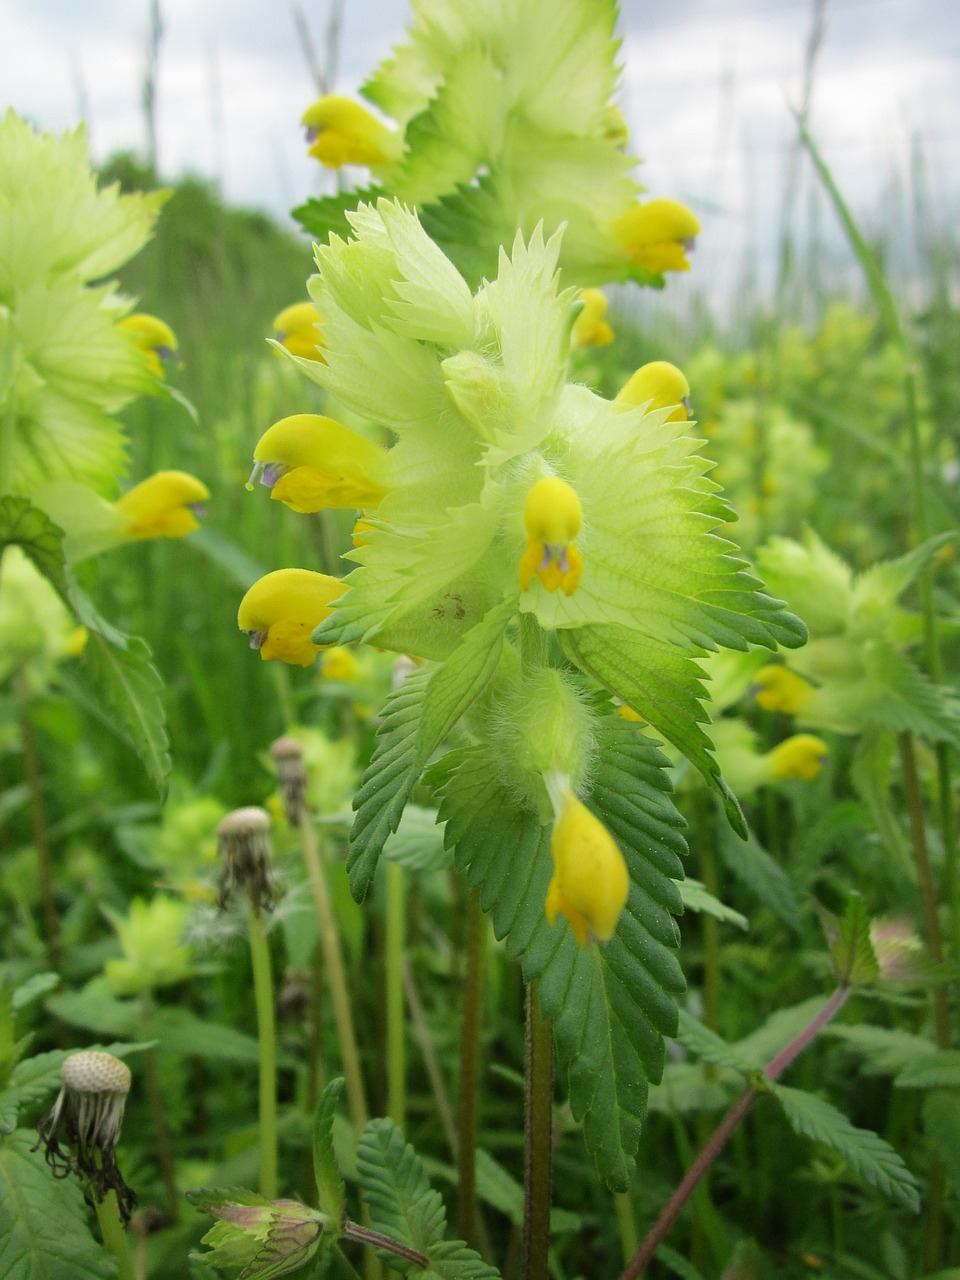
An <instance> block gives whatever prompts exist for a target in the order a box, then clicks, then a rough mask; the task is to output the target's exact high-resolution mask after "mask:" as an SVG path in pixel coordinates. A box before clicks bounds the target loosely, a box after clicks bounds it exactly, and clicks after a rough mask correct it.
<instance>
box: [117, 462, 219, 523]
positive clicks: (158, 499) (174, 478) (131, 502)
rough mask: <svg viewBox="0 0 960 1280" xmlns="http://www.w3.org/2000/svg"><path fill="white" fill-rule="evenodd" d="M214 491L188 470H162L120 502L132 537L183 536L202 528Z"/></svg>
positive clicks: (143, 481) (120, 510)
mask: <svg viewBox="0 0 960 1280" xmlns="http://www.w3.org/2000/svg"><path fill="white" fill-rule="evenodd" d="M209 497H210V490H209V489H208V488H207V486H206V485H205V484H204V483H203V481H202V480H198V479H197V477H196V476H192V475H190V474H189V472H187V471H158V472H156V474H155V475H152V476H148V477H147V479H146V480H141V482H140V483H139V484H138V485H135V486H134V487H133V488H132V489H131V490H130V492H129V493H125V494H124V495H123V497H122V498H120V499H119V500H118V501H117V502H116V503H115V506H116V509H117V511H119V512H120V514H121V515H122V516H124V518H125V520H126V522H127V523H126V525H125V526H124V530H123V532H124V534H125V536H126V537H128V538H182V537H184V536H185V535H186V534H188V533H192V532H193V531H194V529H198V528H199V527H200V526H199V523H198V521H197V516H198V515H202V514H203V504H204V502H206V500H207V498H209Z"/></svg>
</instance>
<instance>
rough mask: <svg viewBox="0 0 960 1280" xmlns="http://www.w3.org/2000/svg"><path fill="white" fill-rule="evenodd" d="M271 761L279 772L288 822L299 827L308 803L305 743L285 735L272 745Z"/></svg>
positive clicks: (278, 776) (281, 792)
mask: <svg viewBox="0 0 960 1280" xmlns="http://www.w3.org/2000/svg"><path fill="white" fill-rule="evenodd" d="M270 759H271V760H272V761H273V764H274V767H275V769H276V771H277V781H278V782H279V783H280V794H281V796H282V797H283V811H284V814H285V815H286V819H287V822H288V823H289V824H290V826H291V827H297V826H299V825H300V820H301V818H302V817H303V814H304V812H305V809H306V803H307V801H306V795H307V769H306V765H305V764H304V760H303V743H302V742H300V741H299V739H297V738H292V737H290V735H289V734H285V735H284V736H283V737H282V738H277V740H276V741H275V742H272V743H271V744H270Z"/></svg>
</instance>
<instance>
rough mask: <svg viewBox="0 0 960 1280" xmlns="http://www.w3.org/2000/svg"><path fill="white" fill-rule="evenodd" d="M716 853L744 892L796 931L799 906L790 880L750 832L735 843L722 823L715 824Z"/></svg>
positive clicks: (732, 835) (733, 835) (751, 831)
mask: <svg viewBox="0 0 960 1280" xmlns="http://www.w3.org/2000/svg"><path fill="white" fill-rule="evenodd" d="M717 852H718V853H719V854H720V857H721V858H722V859H723V863H724V865H725V866H726V868H727V869H728V871H731V872H732V873H733V875H735V876H736V877H737V879H738V880H740V881H741V882H742V883H743V885H744V886H745V888H746V889H747V890H748V892H749V893H750V894H751V895H752V896H753V897H755V898H756V899H757V901H759V902H760V903H761V904H762V905H763V906H765V907H769V908H770V910H771V911H772V912H773V914H774V915H775V916H776V917H777V919H778V920H782V921H783V923H784V924H785V925H786V926H787V928H788V929H790V930H792V931H793V932H794V933H799V932H800V904H799V902H798V901H797V895H796V891H795V890H794V887H793V885H792V884H791V883H790V877H789V876H788V875H787V873H786V872H785V871H784V869H783V867H781V866H780V864H779V863H778V862H775V861H774V859H773V858H772V857H771V856H770V854H769V853H768V852H767V851H766V849H764V847H763V846H762V845H761V843H760V841H759V840H758V839H757V837H756V835H755V834H754V832H753V830H752V829H749V828H748V830H747V833H746V839H745V840H738V839H736V837H735V834H734V833H733V832H732V831H731V830H730V829H729V828H728V827H726V826H724V825H723V824H720V823H718V824H717Z"/></svg>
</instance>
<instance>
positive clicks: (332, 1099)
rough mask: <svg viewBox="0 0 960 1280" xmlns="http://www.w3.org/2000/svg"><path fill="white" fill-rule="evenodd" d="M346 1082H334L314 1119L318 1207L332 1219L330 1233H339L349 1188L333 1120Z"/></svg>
mask: <svg viewBox="0 0 960 1280" xmlns="http://www.w3.org/2000/svg"><path fill="white" fill-rule="evenodd" d="M343 1086H344V1080H343V1077H342V1076H338V1077H337V1079H336V1080H331V1081H330V1083H329V1084H328V1085H327V1087H326V1088H325V1089H324V1091H323V1093H321V1095H320V1100H319V1102H318V1103H317V1109H316V1112H315V1113H314V1117H313V1176H314V1178H315V1179H316V1183H317V1204H318V1205H319V1206H320V1211H321V1212H322V1213H325V1214H326V1215H327V1217H328V1218H329V1219H330V1223H331V1226H330V1227H329V1228H328V1230H337V1229H338V1228H339V1224H340V1223H341V1222H342V1221H343V1215H344V1212H345V1205H346V1196H347V1192H346V1187H345V1186H344V1183H343V1174H342V1173H341V1172H340V1166H339V1165H338V1164H337V1157H336V1155H335V1153H334V1149H333V1119H334V1116H335V1115H336V1114H337V1109H338V1108H339V1106H340V1098H341V1096H342V1094H343Z"/></svg>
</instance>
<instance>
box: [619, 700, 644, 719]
mask: <svg viewBox="0 0 960 1280" xmlns="http://www.w3.org/2000/svg"><path fill="white" fill-rule="evenodd" d="M617 715H618V716H619V717H620V719H621V720H628V721H629V722H630V723H631V724H646V721H645V720H644V718H643V716H642V715H641V714H640V712H639V711H634V709H633V707H630V706H628V705H627V704H626V703H625V702H621V703H620V704H619V706H618V707H617Z"/></svg>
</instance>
